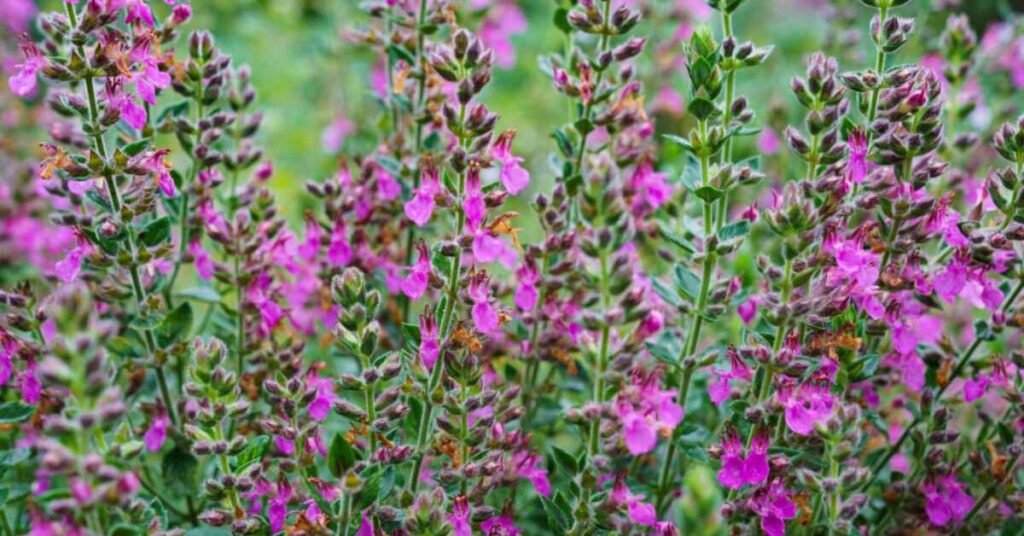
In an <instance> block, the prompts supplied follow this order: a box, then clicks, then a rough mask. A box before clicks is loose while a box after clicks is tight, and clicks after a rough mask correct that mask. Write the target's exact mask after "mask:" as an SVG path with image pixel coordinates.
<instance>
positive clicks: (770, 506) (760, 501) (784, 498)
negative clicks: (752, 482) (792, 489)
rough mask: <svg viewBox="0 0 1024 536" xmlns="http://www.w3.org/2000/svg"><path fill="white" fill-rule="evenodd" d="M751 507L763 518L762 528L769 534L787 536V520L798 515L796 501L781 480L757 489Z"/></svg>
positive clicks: (769, 535)
mask: <svg viewBox="0 0 1024 536" xmlns="http://www.w3.org/2000/svg"><path fill="white" fill-rule="evenodd" d="M750 508H751V509H752V510H753V511H754V513H756V514H757V515H758V516H759V517H760V518H761V530H763V531H764V532H765V534H767V535H768V536H785V534H786V521H785V520H787V519H793V518H794V517H796V512H797V510H796V503H794V502H793V501H792V500H791V499H790V498H789V492H788V491H787V490H786V488H785V485H784V484H783V483H782V482H781V481H779V480H773V481H772V482H770V483H769V484H768V485H766V486H765V487H763V488H761V489H759V490H757V491H756V492H755V493H754V496H753V497H752V498H751V499H750Z"/></svg>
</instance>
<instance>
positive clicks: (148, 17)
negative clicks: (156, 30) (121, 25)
mask: <svg viewBox="0 0 1024 536" xmlns="http://www.w3.org/2000/svg"><path fill="white" fill-rule="evenodd" d="M136 21H138V22H140V23H144V24H145V25H146V26H149V27H150V28H152V27H153V26H154V25H155V24H156V21H154V20H153V12H152V11H151V10H150V9H149V6H148V5H146V0H128V15H127V16H125V18H124V22H125V24H132V23H134V22H136Z"/></svg>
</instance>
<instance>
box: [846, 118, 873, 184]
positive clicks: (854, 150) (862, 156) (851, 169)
mask: <svg viewBox="0 0 1024 536" xmlns="http://www.w3.org/2000/svg"><path fill="white" fill-rule="evenodd" d="M846 145H847V147H848V149H849V151H850V154H849V159H848V160H847V161H846V177H847V179H848V180H850V181H852V182H853V183H854V184H860V183H862V182H864V177H865V176H867V174H868V163H867V157H868V136H867V134H866V133H865V132H864V130H863V129H860V128H855V129H853V130H852V131H850V137H849V139H848V140H847V141H846Z"/></svg>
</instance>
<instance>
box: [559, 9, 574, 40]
mask: <svg viewBox="0 0 1024 536" xmlns="http://www.w3.org/2000/svg"><path fill="white" fill-rule="evenodd" d="M555 27H556V28H558V29H559V30H561V31H562V33H564V34H566V35H569V34H571V33H572V26H571V25H570V24H569V10H568V9H565V8H564V7H560V8H558V9H556V10H555Z"/></svg>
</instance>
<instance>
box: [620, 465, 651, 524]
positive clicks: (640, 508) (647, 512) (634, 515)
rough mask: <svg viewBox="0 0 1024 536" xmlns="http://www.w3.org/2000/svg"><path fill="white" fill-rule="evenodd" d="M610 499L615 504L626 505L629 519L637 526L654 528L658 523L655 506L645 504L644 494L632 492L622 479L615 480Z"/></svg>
mask: <svg viewBox="0 0 1024 536" xmlns="http://www.w3.org/2000/svg"><path fill="white" fill-rule="evenodd" d="M610 498H611V499H612V501H614V502H615V503H618V504H622V505H625V506H626V513H627V514H628V515H629V519H630V520H631V521H632V522H633V523H636V524H637V525H642V526H645V527H652V526H654V524H655V523H656V522H657V521H658V514H657V512H656V511H655V510H654V505H652V504H650V503H646V502H643V501H642V500H641V499H643V498H644V495H643V494H634V493H633V492H632V491H630V490H629V488H628V487H627V486H626V482H625V480H624V479H622V478H621V477H619V478H616V479H615V487H614V488H612V493H611V496H610Z"/></svg>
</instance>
